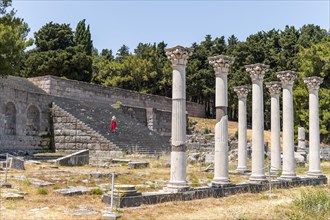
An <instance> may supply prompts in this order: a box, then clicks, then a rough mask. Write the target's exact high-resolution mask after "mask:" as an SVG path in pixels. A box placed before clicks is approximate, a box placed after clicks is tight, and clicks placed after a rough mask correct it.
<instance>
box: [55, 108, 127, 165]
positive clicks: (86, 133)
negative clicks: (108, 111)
mask: <svg viewBox="0 0 330 220" xmlns="http://www.w3.org/2000/svg"><path fill="white" fill-rule="evenodd" d="M52 115H53V117H52V118H53V124H54V141H55V149H56V151H60V152H67V153H74V152H77V151H80V150H83V149H89V155H90V162H91V163H97V162H98V161H99V162H100V161H106V160H109V159H111V158H114V157H118V156H121V151H119V150H118V147H117V146H116V145H115V144H113V143H112V142H110V141H109V140H107V139H106V138H104V137H103V136H102V135H100V134H99V133H98V132H96V131H95V130H93V129H91V128H90V127H88V125H86V124H85V123H83V122H81V121H80V120H78V119H77V118H75V117H74V116H73V115H71V114H70V113H68V112H66V111H65V110H63V109H62V108H60V107H59V106H57V105H55V104H53V107H52Z"/></svg>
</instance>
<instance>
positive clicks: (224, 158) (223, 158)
mask: <svg viewBox="0 0 330 220" xmlns="http://www.w3.org/2000/svg"><path fill="white" fill-rule="evenodd" d="M209 62H210V64H211V65H212V66H213V68H214V71H215V108H216V120H217V123H216V125H215V148H214V178H213V181H212V185H213V186H214V187H221V186H223V185H228V184H230V181H229V178H228V115H227V107H228V94H227V92H228V89H227V75H228V72H229V68H230V66H231V65H232V64H233V62H234V59H233V58H232V57H228V56H224V55H219V56H215V57H209Z"/></svg>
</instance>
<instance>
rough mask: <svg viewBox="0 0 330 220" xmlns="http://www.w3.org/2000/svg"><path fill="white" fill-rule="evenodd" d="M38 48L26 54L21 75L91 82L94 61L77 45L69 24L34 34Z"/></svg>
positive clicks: (50, 26) (46, 26)
mask: <svg viewBox="0 0 330 220" xmlns="http://www.w3.org/2000/svg"><path fill="white" fill-rule="evenodd" d="M35 39H36V48H34V49H33V50H30V51H28V52H27V58H26V60H25V62H24V68H23V70H22V74H23V75H24V76H26V77H32V76H42V75H54V76H60V77H66V78H69V79H75V80H81V81H86V82H90V80H91V78H92V57H91V56H89V55H87V53H86V52H85V50H84V49H85V48H83V45H81V44H78V45H75V44H74V42H73V32H72V29H71V28H70V26H69V25H68V24H57V23H52V22H50V23H47V24H46V25H44V26H43V27H42V28H41V29H40V30H39V31H37V32H36V33H35Z"/></svg>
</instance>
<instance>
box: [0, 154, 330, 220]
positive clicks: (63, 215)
mask: <svg viewBox="0 0 330 220" xmlns="http://www.w3.org/2000/svg"><path fill="white" fill-rule="evenodd" d="M140 160H147V161H149V162H150V163H151V167H150V168H144V169H137V170H130V169H128V168H127V166H118V167H110V168H108V169H105V168H96V167H89V166H84V167H59V168H58V169H55V168H49V164H42V165H27V166H26V168H27V169H26V170H25V171H14V170H11V171H10V173H9V179H8V182H10V183H11V184H12V185H13V186H14V187H15V188H19V189H20V190H21V191H24V192H27V193H28V194H27V195H26V196H25V198H24V199H23V200H4V199H3V198H0V204H1V206H0V213H1V215H0V219H17V216H21V217H20V218H23V219H59V220H61V219H100V218H101V216H102V211H103V210H105V209H106V208H107V207H108V206H109V205H107V204H104V203H102V202H101V196H100V195H92V194H88V195H80V196H71V197H65V196H62V195H60V194H57V193H55V192H54V190H55V189H58V188H65V187H67V186H69V185H70V186H72V185H84V186H96V185H98V184H101V183H109V182H110V180H109V179H107V178H101V179H89V177H88V175H87V174H88V173H89V172H93V171H94V172H95V171H96V170H97V171H100V172H113V171H114V172H116V173H119V174H120V175H119V176H118V178H116V180H115V181H116V184H128V183H130V184H144V183H146V182H147V181H155V180H165V181H167V180H168V179H169V168H166V167H162V166H161V165H162V164H164V163H167V162H169V157H168V156H167V157H161V158H159V159H152V158H140ZM321 165H322V171H323V172H324V173H325V174H326V175H327V176H328V178H330V162H323V163H322V164H321ZM42 167H43V168H42ZM230 169H231V170H233V169H235V166H230ZM201 170H202V167H201V166H199V165H194V166H192V165H188V166H187V177H188V179H190V181H191V182H192V183H193V185H194V186H200V185H204V186H205V185H207V182H210V181H211V180H212V178H213V174H212V173H203V172H201ZM306 171H307V167H299V173H306ZM0 174H1V175H0V181H3V178H4V172H3V171H1V173H0ZM17 175H25V176H26V177H28V178H31V177H34V178H38V179H42V180H46V181H50V182H54V183H56V185H55V186H49V187H45V189H46V190H47V194H40V193H39V192H38V187H36V186H34V185H32V184H30V183H29V182H26V181H25V182H24V181H18V180H14V179H13V177H15V176H17ZM53 178H57V179H56V181H54V179H53ZM247 178H248V177H247V176H245V177H244V176H238V175H230V179H231V180H232V182H233V183H237V182H242V181H245V180H247ZM83 180H88V181H89V182H88V183H83V182H82V181H83ZM201 180H204V182H203V181H201ZM205 181H206V182H205ZM160 188H162V186H158V187H155V188H143V187H141V188H139V190H140V191H154V190H156V189H160ZM310 188H311V187H300V188H293V189H289V190H285V189H283V190H276V191H275V194H276V196H277V197H276V198H272V199H269V198H268V197H267V196H265V193H262V194H241V195H235V196H230V197H225V198H219V199H204V200H195V201H189V202H172V203H164V204H158V205H152V206H142V207H140V208H126V209H124V210H123V213H122V217H123V219H282V218H286V213H287V212H288V210H290V208H287V207H291V206H290V204H291V203H292V200H293V199H295V198H297V196H299V195H300V192H301V191H302V190H306V189H310ZM316 188H321V189H322V190H323V188H322V187H316ZM311 189H312V190H313V188H311ZM3 190H4V189H1V191H3ZM324 190H326V192H327V193H330V192H329V188H325V189H324ZM279 205H281V208H279ZM82 207H83V208H87V209H89V210H94V211H96V214H92V215H85V216H76V215H73V213H72V212H73V211H75V210H79V209H81V208H82ZM283 210H284V211H283Z"/></svg>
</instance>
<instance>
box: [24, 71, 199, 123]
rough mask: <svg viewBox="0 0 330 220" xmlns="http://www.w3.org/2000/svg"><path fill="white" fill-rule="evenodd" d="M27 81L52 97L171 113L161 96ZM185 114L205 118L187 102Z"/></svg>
mask: <svg viewBox="0 0 330 220" xmlns="http://www.w3.org/2000/svg"><path fill="white" fill-rule="evenodd" d="M29 80H30V81H31V82H33V83H34V84H36V85H37V86H39V87H40V88H42V89H43V90H44V91H45V92H47V93H48V94H50V95H53V96H60V97H65V98H72V99H78V100H86V99H88V100H95V101H101V102H111V103H112V104H114V103H116V102H117V101H119V102H122V104H124V105H126V106H134V107H140V108H155V109H158V110H163V111H172V99H171V98H167V97H163V96H156V95H149V94H143V93H138V92H134V91H128V90H123V89H119V88H114V87H105V86H101V85H96V84H90V83H85V82H80V81H75V80H65V79H61V78H59V77H55V76H42V77H35V78H29ZM187 112H188V114H189V115H190V116H195V117H204V116H205V109H204V106H203V105H200V104H197V103H193V102H187Z"/></svg>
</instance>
